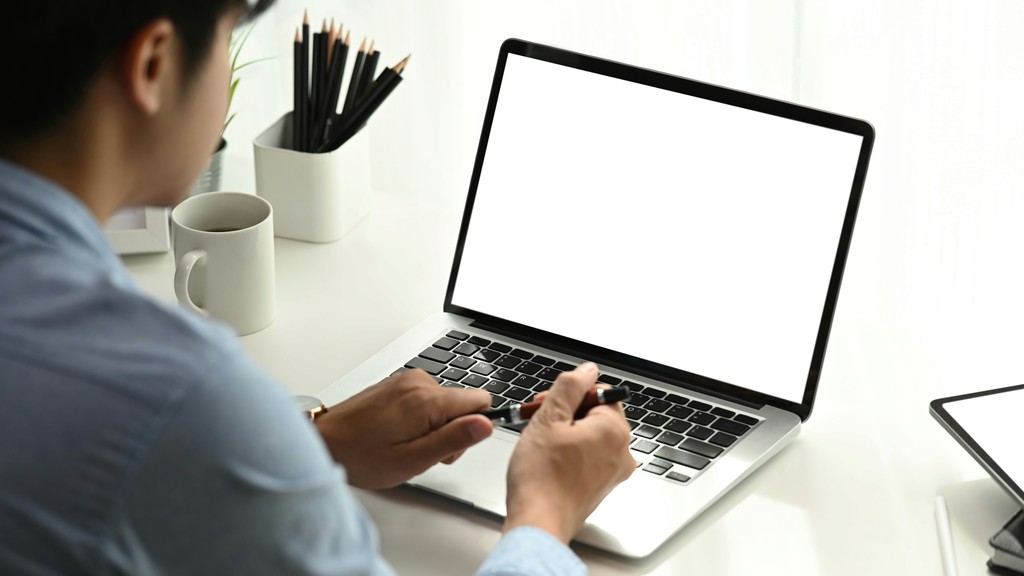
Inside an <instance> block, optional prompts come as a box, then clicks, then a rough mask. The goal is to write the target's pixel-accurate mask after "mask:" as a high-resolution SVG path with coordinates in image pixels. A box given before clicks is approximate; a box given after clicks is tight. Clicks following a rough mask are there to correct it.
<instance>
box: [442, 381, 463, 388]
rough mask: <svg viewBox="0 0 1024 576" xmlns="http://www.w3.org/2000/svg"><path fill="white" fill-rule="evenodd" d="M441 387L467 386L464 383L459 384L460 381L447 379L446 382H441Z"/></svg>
mask: <svg viewBox="0 0 1024 576" xmlns="http://www.w3.org/2000/svg"><path fill="white" fill-rule="evenodd" d="M441 387H443V388H465V386H463V385H462V384H459V383H458V382H448V381H445V382H443V383H441Z"/></svg>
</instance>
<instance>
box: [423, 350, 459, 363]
mask: <svg viewBox="0 0 1024 576" xmlns="http://www.w3.org/2000/svg"><path fill="white" fill-rule="evenodd" d="M420 357H421V358H426V359H427V360H433V361H434V362H440V363H441V364H447V363H448V361H449V360H451V359H452V358H455V354H452V353H451V352H445V351H444V350H441V349H440V348H434V347H433V346H431V347H430V348H427V349H426V350H424V351H423V352H420Z"/></svg>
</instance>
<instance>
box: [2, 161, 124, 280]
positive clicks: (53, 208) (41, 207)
mask: <svg viewBox="0 0 1024 576" xmlns="http://www.w3.org/2000/svg"><path fill="white" fill-rule="evenodd" d="M5 238H6V239H8V240H12V239H18V240H22V241H35V242H39V243H43V244H49V245H54V246H60V247H62V248H64V249H68V248H73V249H75V250H77V251H82V250H84V251H86V252H87V253H89V254H90V255H92V256H94V257H95V258H96V259H97V260H98V261H100V262H101V263H103V264H104V265H105V267H112V268H121V264H120V259H119V258H118V257H117V255H116V254H114V252H113V250H112V249H111V248H110V243H109V242H108V241H107V237H106V235H105V234H104V232H103V229H102V228H101V226H100V224H99V223H98V222H97V221H96V218H95V216H93V214H92V212H90V211H89V209H88V208H87V207H86V206H85V204H84V203H82V201H81V200H79V199H78V198H77V197H76V196H74V195H73V194H71V193H70V192H68V191H67V190H66V189H64V188H63V187H61V186H60V185H58V184H57V183H55V182H53V181H51V180H48V179H46V178H44V177H42V176H40V175H39V174H36V173H34V172H31V171H29V170H27V169H25V168H23V167H21V166H19V165H17V164H14V163H11V162H9V161H7V160H4V159H2V158H0V239H5Z"/></svg>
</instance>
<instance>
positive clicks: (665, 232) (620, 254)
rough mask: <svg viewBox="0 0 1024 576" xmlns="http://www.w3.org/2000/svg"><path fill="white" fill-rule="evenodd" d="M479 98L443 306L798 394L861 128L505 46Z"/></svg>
mask: <svg viewBox="0 0 1024 576" xmlns="http://www.w3.org/2000/svg"><path fill="white" fill-rule="evenodd" d="M496 82H497V80H496ZM748 96H749V95H748ZM493 97H494V96H493V95H492V98H493ZM492 106H493V115H492V117H490V118H489V120H490V126H489V133H488V130H487V126H486V123H485V132H484V133H485V136H484V141H483V142H482V143H481V150H484V149H485V152H482V153H483V158H482V163H480V158H478V160H477V161H478V166H477V171H478V178H477V181H476V188H475V191H471V194H472V195H471V210H472V212H471V214H470V215H467V218H468V228H464V230H463V238H462V239H461V240H462V246H461V256H460V257H457V258H460V260H458V261H457V263H456V265H457V276H453V282H452V285H451V286H450V287H449V297H450V302H451V303H452V304H454V305H456V306H459V307H462V308H464V309H467V310H471V311H475V312H479V313H482V314H486V315H489V316H493V317H495V318H499V319H503V320H507V321H509V322H514V323H518V324H522V325H525V326H529V327H532V328H536V329H539V330H543V331H546V332H550V333H553V334H557V335H560V336H564V337H567V338H571V339H574V340H578V341H581V342H585V343H588V344H592V345H594V346H599V347H602V348H606V349H609V350H614V351H616V352H621V353H623V354H627V355H630V356H635V357H637V358H641V359H644V360H646V361H651V362H654V363H658V364H661V365H665V366H668V367H671V368H676V369H679V370H682V371H685V372H688V373H691V374H696V375H699V376H703V377H706V378H710V379H713V380H717V381H721V382H725V383H728V384H731V385H735V386H739V387H742V388H745V389H749V390H753V391H757V392H761V393H764V394H768V395H770V396H774V397H777V398H782V399H785V400H789V401H793V402H795V403H799V402H801V400H802V399H804V398H805V396H804V393H805V387H806V386H807V385H808V372H809V370H810V367H811V363H812V354H813V353H814V350H815V346H816V339H817V338H818V335H819V327H820V326H821V325H822V311H823V310H824V309H826V295H827V293H828V290H829V286H830V281H831V279H832V275H833V267H834V265H835V264H836V258H837V256H836V254H837V247H838V246H839V241H840V234H841V232H842V231H843V226H844V218H845V216H846V212H847V207H848V203H850V199H851V188H853V187H854V186H853V183H854V176H855V172H856V170H857V167H858V158H859V157H860V154H861V147H862V144H863V136H861V135H858V134H851V133H849V132H845V131H840V130H835V129H831V128H826V127H822V126H819V125H815V124H813V123H807V122H802V121H797V120H792V119H789V118H785V117H780V116H776V115H772V114H768V113H764V112H760V111H755V110H752V109H748V108H745V107H740V106H735V105H731V104H726V103H722V102H719V101H714V100H711V99H704V98H701V97H696V96H693V95H689V94H686V93H681V92H678V91H674V90H669V89H664V88H659V87H655V86H651V85H646V84H644V83H642V82H634V81H630V80H624V79H620V78H616V77H613V76H608V75H603V74H599V73H594V72H591V71H586V70H583V69H578V68H575V67H570V66H565V65H562V64H556V63H552V62H547V61H544V60H539V59H534V58H530V57H526V56H522V55H517V54H508V55H507V61H506V62H505V66H504V71H503V73H502V75H501V79H500V91H499V93H498V95H497V100H496V102H492ZM464 226H466V223H464ZM837 284H838V282H837ZM837 288H838V286H837ZM830 318H831V317H830V316H829V319H830ZM826 334H827V330H826ZM595 360H598V362H599V361H600V360H599V359H595Z"/></svg>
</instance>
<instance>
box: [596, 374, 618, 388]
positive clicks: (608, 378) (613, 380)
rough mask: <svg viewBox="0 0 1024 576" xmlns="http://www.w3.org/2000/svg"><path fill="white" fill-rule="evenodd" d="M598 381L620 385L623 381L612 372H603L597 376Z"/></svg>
mask: <svg viewBox="0 0 1024 576" xmlns="http://www.w3.org/2000/svg"><path fill="white" fill-rule="evenodd" d="M597 381H598V382H604V383H605V384H611V385H612V386H618V385H619V384H621V383H622V378H618V377H615V376H612V375H611V374H601V375H600V376H598V377H597Z"/></svg>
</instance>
